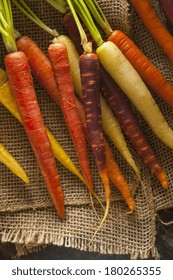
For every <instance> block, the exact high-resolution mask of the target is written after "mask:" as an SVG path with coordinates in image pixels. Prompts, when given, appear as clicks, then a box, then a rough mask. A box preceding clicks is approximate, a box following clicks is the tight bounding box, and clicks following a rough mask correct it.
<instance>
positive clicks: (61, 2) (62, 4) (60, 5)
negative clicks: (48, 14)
mask: <svg viewBox="0 0 173 280" xmlns="http://www.w3.org/2000/svg"><path fill="white" fill-rule="evenodd" d="M46 1H47V2H48V3H49V4H50V5H51V6H53V7H54V8H55V9H56V10H58V11H59V12H60V13H61V14H65V13H66V12H68V6H67V3H66V0H46Z"/></svg>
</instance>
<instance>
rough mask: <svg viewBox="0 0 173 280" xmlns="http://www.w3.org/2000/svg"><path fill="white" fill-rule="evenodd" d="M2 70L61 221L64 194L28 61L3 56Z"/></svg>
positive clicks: (17, 56) (15, 55) (14, 55)
mask: <svg viewBox="0 0 173 280" xmlns="http://www.w3.org/2000/svg"><path fill="white" fill-rule="evenodd" d="M5 66H6V70H7V74H8V78H9V82H10V86H11V89H12V92H13V94H14V97H15V100H16V103H17V106H18V109H19V112H20V115H21V119H22V122H23V125H24V128H25V131H26V133H27V136H28V138H29V141H30V143H31V145H32V148H33V150H34V153H35V156H36V159H37V162H38V164H39V167H40V170H41V172H42V174H43V177H44V180H45V183H46V186H47V188H48V191H49V194H50V196H51V198H52V201H53V203H54V206H55V208H56V210H57V212H58V215H59V216H60V217H61V218H63V217H64V194H63V190H62V186H61V183H60V177H59V175H58V170H57V167H56V162H55V158H54V156H53V152H52V148H51V144H50V142H49V139H48V136H47V132H46V130H45V126H44V122H43V118H42V115H41V112H40V109H39V106H38V103H37V99H36V93H35V90H34V85H33V81H32V77H31V74H30V67H29V64H28V59H27V57H26V56H25V54H24V53H23V52H20V51H18V52H14V53H10V54H7V55H6V56H5Z"/></svg>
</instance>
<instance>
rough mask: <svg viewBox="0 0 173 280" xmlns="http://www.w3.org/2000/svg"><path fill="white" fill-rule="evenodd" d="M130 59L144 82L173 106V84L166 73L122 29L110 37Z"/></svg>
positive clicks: (109, 39) (115, 31)
mask: <svg viewBox="0 0 173 280" xmlns="http://www.w3.org/2000/svg"><path fill="white" fill-rule="evenodd" d="M108 41H111V42H113V43H114V44H115V45H117V47H118V48H119V49H120V50H121V51H122V53H123V54H124V56H125V57H126V58H127V59H128V60H129V61H130V63H131V64H132V65H133V67H134V68H135V69H136V71H137V72H138V73H139V75H140V76H141V78H142V79H143V80H144V82H145V83H146V84H147V85H148V86H149V87H150V88H151V89H152V90H153V91H154V92H155V93H156V94H157V95H158V96H159V97H160V98H161V99H162V100H164V101H165V102H166V103H167V104H169V105H170V106H171V107H172V108H173V86H172V85H171V84H170V83H169V82H168V81H167V80H166V78H165V77H164V75H163V74H162V73H161V72H160V71H159V70H158V69H157V68H156V67H155V66H154V65H153V64H152V62H151V61H150V60H149V59H148V58H147V57H146V56H145V55H144V53H143V52H142V51H141V50H140V49H139V48H138V47H137V45H135V43H134V42H133V41H132V40H131V39H130V38H129V37H128V36H127V35H126V34H124V33H123V32H121V31H120V30H114V32H113V33H112V34H111V35H110V36H109V37H108Z"/></svg>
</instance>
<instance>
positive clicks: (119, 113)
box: [100, 67, 168, 188]
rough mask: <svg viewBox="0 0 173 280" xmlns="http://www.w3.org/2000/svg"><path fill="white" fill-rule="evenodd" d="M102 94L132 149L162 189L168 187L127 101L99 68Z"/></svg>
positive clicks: (160, 167) (112, 81)
mask: <svg viewBox="0 0 173 280" xmlns="http://www.w3.org/2000/svg"><path fill="white" fill-rule="evenodd" d="M100 76H101V87H102V91H103V94H104V96H105V98H106V100H107V101H108V103H109V105H110V107H111V108H112V110H113V112H114V114H115V116H116V118H117V120H118V121H119V123H120V125H121V128H122V130H123V131H124V133H125V134H126V135H127V137H128V138H129V140H130V141H131V143H132V145H133V147H134V149H135V150H136V152H137V153H138V155H139V156H140V158H141V159H142V161H143V162H144V164H146V166H147V167H148V168H149V170H150V171H151V172H152V173H153V174H154V175H155V176H156V177H157V178H158V179H159V180H160V182H161V184H162V186H163V187H164V188H167V187H168V181H167V177H166V174H165V172H164V170H163V168H162V166H161V165H160V164H159V162H158V160H157V158H156V155H155V153H154V151H153V150H152V148H151V146H150V143H149V142H148V140H147V138H146V137H145V135H144V133H143V132H142V129H141V127H140V124H139V122H138V119H137V117H136V115H135V114H134V111H133V109H132V107H131V106H130V103H129V100H128V99H127V97H126V96H125V94H124V92H123V91H122V90H121V89H120V87H119V86H118V85H117V84H116V83H115V81H114V80H113V79H112V78H111V76H110V75H109V74H108V73H107V72H106V71H105V70H104V68H103V67H100Z"/></svg>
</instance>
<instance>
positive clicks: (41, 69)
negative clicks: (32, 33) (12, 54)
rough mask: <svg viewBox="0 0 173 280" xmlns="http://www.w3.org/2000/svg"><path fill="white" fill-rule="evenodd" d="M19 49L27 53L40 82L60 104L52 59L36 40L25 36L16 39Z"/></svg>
mask: <svg viewBox="0 0 173 280" xmlns="http://www.w3.org/2000/svg"><path fill="white" fill-rule="evenodd" d="M16 45H17V48H18V50H19V51H22V52H24V53H25V55H26V56H27V58H28V61H29V65H30V67H31V70H32V73H33V75H34V76H35V78H36V79H37V80H38V81H39V82H40V84H41V85H42V87H43V88H44V89H45V90H46V92H47V93H48V94H49V95H50V96H51V97H52V98H53V100H54V101H55V103H56V104H58V105H59V90H58V87H57V85H56V81H55V78H54V73H53V71H52V67H51V64H50V61H49V59H48V57H47V56H46V54H45V53H44V52H43V50H42V49H41V48H40V47H39V46H38V45H37V44H36V42H35V41H34V40H32V39H31V38H29V37H28V36H23V37H21V38H19V39H18V40H17V41H16Z"/></svg>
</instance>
